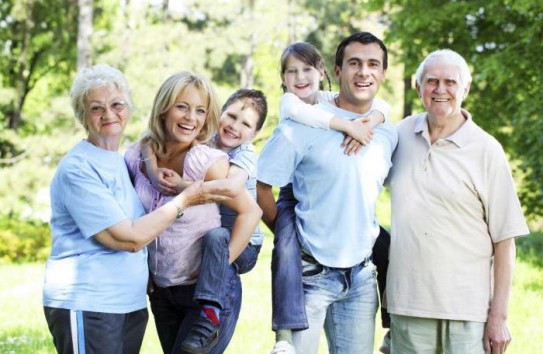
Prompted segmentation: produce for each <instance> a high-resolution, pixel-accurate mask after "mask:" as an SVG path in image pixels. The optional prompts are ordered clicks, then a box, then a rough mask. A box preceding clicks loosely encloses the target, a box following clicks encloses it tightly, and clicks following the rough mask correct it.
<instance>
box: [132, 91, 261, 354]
mask: <svg viewBox="0 0 543 354" xmlns="http://www.w3.org/2000/svg"><path fill="white" fill-rule="evenodd" d="M266 115H267V102H266V97H265V95H264V94H263V93H262V92H261V91H259V90H250V89H240V90H238V91H236V92H234V93H233V94H232V95H231V96H230V97H229V98H228V99H227V100H226V102H225V104H224V106H223V108H222V114H221V119H220V121H219V131H218V133H217V135H216V136H215V138H214V142H215V145H216V147H217V148H218V149H220V150H222V151H224V152H226V153H227V154H228V156H229V158H230V170H229V173H228V177H227V178H226V179H223V180H216V181H211V182H208V183H210V184H214V185H217V186H219V187H221V188H223V189H224V190H225V191H227V192H228V193H229V194H231V195H232V196H234V195H236V194H238V193H239V192H241V191H242V190H243V189H244V188H247V190H248V191H249V193H251V195H252V196H253V197H254V198H255V199H256V154H255V149H254V146H253V144H252V143H251V141H252V140H253V139H254V137H255V136H256V135H257V134H258V132H259V131H260V129H261V128H262V126H263V125H264V121H265V119H266ZM142 150H143V151H142V153H143V158H144V159H145V167H146V169H147V173H148V175H149V178H150V179H151V181H152V182H153V184H154V185H155V186H157V187H158V188H159V189H160V190H161V191H162V192H163V193H165V194H177V193H179V192H180V191H181V190H183V189H184V188H186V187H187V185H188V184H187V182H184V181H183V180H182V178H181V177H180V176H179V175H177V174H176V173H175V172H173V171H171V170H169V169H165V168H160V167H158V166H157V161H156V157H155V156H154V155H153V154H152V152H151V149H150V148H149V147H146V148H144V149H142ZM220 211H221V226H222V227H221V228H217V229H213V230H211V231H209V232H208V233H207V234H206V235H205V236H204V237H203V239H202V263H201V266H200V273H199V275H198V282H197V284H196V289H195V292H194V300H195V301H197V302H198V303H199V304H200V305H201V308H202V311H201V312H200V318H199V319H197V320H196V321H195V323H194V325H193V327H192V329H191V331H190V332H189V334H188V335H187V337H186V338H185V339H184V341H183V343H182V344H181V348H182V349H183V350H184V351H186V352H189V353H208V352H209V351H210V350H211V349H212V348H213V346H214V345H215V343H216V341H217V340H218V336H217V333H218V324H219V320H220V310H221V308H222V304H221V302H222V300H223V299H224V298H225V296H228V284H224V281H223V280H224V277H222V276H221V275H220V274H222V272H220V271H218V270H220V269H224V268H226V267H228V266H230V264H232V265H233V266H234V267H235V268H236V270H237V272H238V273H239V274H243V273H247V272H248V271H250V270H251V269H253V267H254V266H255V264H256V260H257V258H258V254H259V252H260V248H261V245H262V242H263V240H264V237H263V234H262V232H261V231H260V228H259V227H258V226H257V228H256V229H255V230H254V232H253V234H252V236H251V239H250V241H249V244H248V245H247V247H246V248H245V250H244V251H243V252H242V253H241V255H240V256H239V257H238V258H237V259H235V260H229V253H228V242H229V239H230V231H231V229H232V227H233V226H234V224H235V223H236V222H237V219H236V217H237V215H236V214H235V213H234V212H233V211H231V210H229V209H228V208H226V207H225V206H223V205H220Z"/></svg>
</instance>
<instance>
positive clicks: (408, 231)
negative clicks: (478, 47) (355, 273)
mask: <svg viewBox="0 0 543 354" xmlns="http://www.w3.org/2000/svg"><path fill="white" fill-rule="evenodd" d="M416 79H417V84H416V87H417V92H418V94H419V97H421V100H422V103H423V104H424V107H425V108H426V112H425V113H422V114H417V115H413V116H411V117H408V118H406V119H404V120H403V121H402V122H400V123H399V124H398V134H399V144H398V149H397V150H396V152H395V154H394V157H393V168H392V170H391V174H390V176H389V178H390V191H391V197H392V225H391V228H392V238H391V239H392V242H391V248H390V265H389V270H388V281H387V300H388V311H389V312H390V313H391V316H392V326H391V327H392V352H393V353H401V354H408V353H417V354H418V353H453V354H454V353H458V354H460V353H462V354H466V353H469V354H477V353H485V351H486V352H490V353H503V352H504V351H505V350H506V348H507V345H508V344H509V342H510V340H511V335H510V332H509V329H508V327H507V309H508V302H509V296H510V292H511V283H512V277H513V268H514V262H515V243H514V239H515V237H517V236H520V235H525V234H527V233H529V231H528V227H527V226H526V222H525V219H524V216H523V213H522V209H521V206H520V202H519V200H518V197H517V195H516V192H515V187H514V183H513V179H512V178H511V172H510V170H509V167H508V165H507V161H506V157H505V153H504V151H503V149H502V147H501V146H500V144H499V143H498V142H497V141H496V140H495V139H494V138H493V137H492V136H490V135H489V134H487V133H486V132H484V131H483V130H482V129H481V128H479V127H478V126H477V124H475V122H474V121H473V120H472V118H471V115H470V113H469V112H467V111H466V110H464V109H462V108H461V106H462V101H463V100H464V99H465V98H466V96H467V94H468V92H469V88H470V83H471V75H470V72H469V68H468V66H467V64H466V62H465V60H464V59H463V58H462V57H461V56H460V55H459V54H457V53H455V52H454V51H452V50H448V49H444V50H438V51H435V52H433V53H431V54H429V55H428V56H427V57H426V58H425V59H424V61H423V62H422V63H421V64H420V66H419V68H418V69H417V73H416Z"/></svg>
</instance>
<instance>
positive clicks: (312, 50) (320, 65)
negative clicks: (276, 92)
mask: <svg viewBox="0 0 543 354" xmlns="http://www.w3.org/2000/svg"><path fill="white" fill-rule="evenodd" d="M291 55H292V56H294V57H296V58H297V59H299V60H301V61H303V62H304V63H306V64H307V65H311V66H312V67H314V68H316V69H319V70H320V69H323V70H324V76H325V77H326V81H328V90H329V91H330V90H331V89H332V85H331V83H330V77H329V76H328V72H327V71H326V68H325V67H324V58H323V57H322V55H321V52H319V50H318V49H317V48H316V47H315V46H314V45H313V44H311V43H308V42H296V43H292V44H290V45H289V46H287V47H286V48H285V50H284V51H283V54H281V76H283V75H284V74H285V71H286V70H287V62H288V58H289V57H290V56H291ZM323 87H324V85H323V84H322V81H321V82H320V84H319V89H321V90H323V89H324V88H323ZM281 88H282V89H283V92H286V91H287V88H286V86H285V84H284V83H281Z"/></svg>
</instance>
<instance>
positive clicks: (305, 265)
mask: <svg viewBox="0 0 543 354" xmlns="http://www.w3.org/2000/svg"><path fill="white" fill-rule="evenodd" d="M323 271H324V266H323V265H321V264H313V263H309V262H306V261H304V260H302V276H304V277H314V276H316V275H319V274H322V272H323Z"/></svg>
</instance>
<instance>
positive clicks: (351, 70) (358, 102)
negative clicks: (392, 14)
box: [335, 42, 386, 113]
mask: <svg viewBox="0 0 543 354" xmlns="http://www.w3.org/2000/svg"><path fill="white" fill-rule="evenodd" d="M383 56H384V52H383V50H382V49H381V47H379V44H377V43H368V44H362V43H360V42H351V43H350V44H348V45H347V46H346V47H345V54H344V57H343V63H342V64H341V67H339V66H336V67H335V74H336V77H337V79H338V80H339V83H340V100H341V103H342V108H344V109H346V110H348V111H352V112H357V113H365V112H367V111H368V110H369V109H370V107H371V104H372V102H373V98H374V97H375V95H376V94H377V91H379V87H380V86H381V83H382V82H383V80H384V78H385V72H386V70H385V69H384V68H383Z"/></svg>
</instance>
